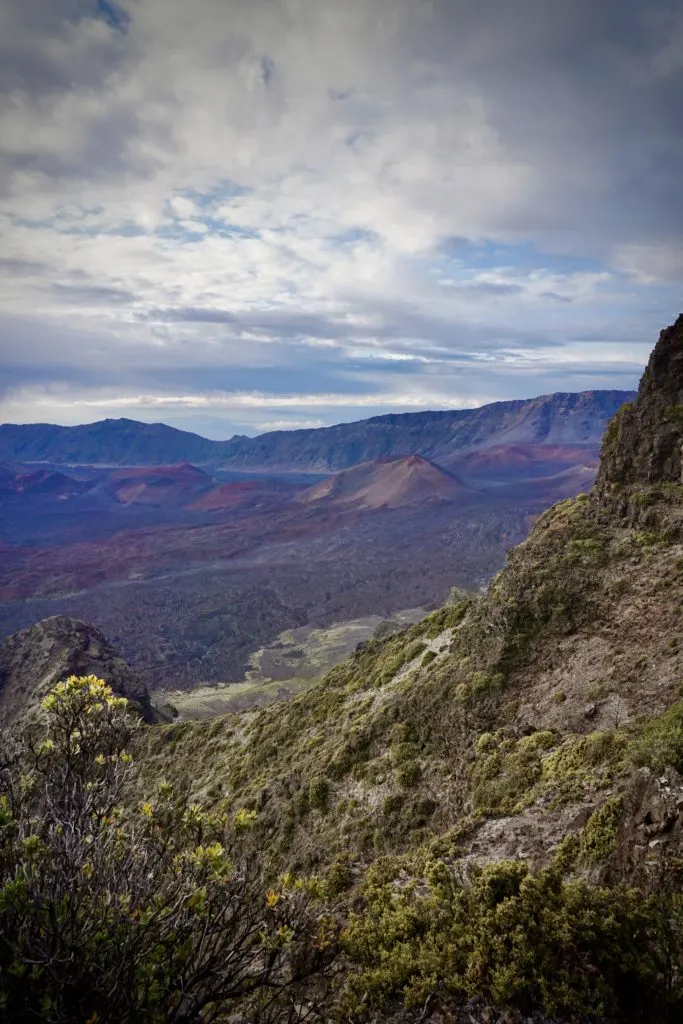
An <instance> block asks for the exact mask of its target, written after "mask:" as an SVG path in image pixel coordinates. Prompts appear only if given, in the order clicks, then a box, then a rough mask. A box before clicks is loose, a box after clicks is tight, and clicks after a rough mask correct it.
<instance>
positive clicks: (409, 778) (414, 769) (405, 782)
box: [396, 761, 422, 789]
mask: <svg viewBox="0 0 683 1024" xmlns="http://www.w3.org/2000/svg"><path fill="white" fill-rule="evenodd" d="M421 774H422V772H421V770H420V766H419V764H418V763H417V761H404V762H403V763H402V764H400V765H399V766H398V768H397V769H396V781H397V782H398V784H399V786H402V787H403V789H410V788H411V787H412V786H415V785H417V783H418V782H419V780H420V776H421Z"/></svg>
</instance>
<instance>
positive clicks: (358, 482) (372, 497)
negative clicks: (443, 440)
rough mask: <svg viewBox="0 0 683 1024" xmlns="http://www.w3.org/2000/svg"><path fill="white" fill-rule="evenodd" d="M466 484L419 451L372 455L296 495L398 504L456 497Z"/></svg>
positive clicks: (363, 504)
mask: <svg viewBox="0 0 683 1024" xmlns="http://www.w3.org/2000/svg"><path fill="white" fill-rule="evenodd" d="M467 491H468V488H466V487H465V485H464V484H463V483H462V482H461V481H460V480H459V479H458V478H457V477H456V476H455V475H454V474H453V473H449V472H448V471H447V470H445V469H443V468H442V467H441V466H437V465H436V464H435V463H433V462H430V461H429V459H425V458H423V457H422V456H421V455H409V456H406V457H405V458H402V459H376V460H375V461H373V462H364V463H361V465H359V466H354V467H353V468H352V469H346V470H343V471H342V472H341V473H337V474H336V475H335V476H333V477H330V478H329V479H328V480H324V481H323V482H322V483H319V484H315V486H313V487H310V488H308V489H307V490H305V491H304V492H303V493H302V494H300V495H299V501H303V502H306V503H310V502H328V503H334V504H349V505H351V504H355V505H357V506H358V507H359V508H402V507H403V506H405V505H418V504H424V503H427V502H433V501H457V500H458V498H460V497H462V495H463V494H465V493H467Z"/></svg>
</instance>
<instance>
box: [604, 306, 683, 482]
mask: <svg viewBox="0 0 683 1024" xmlns="http://www.w3.org/2000/svg"><path fill="white" fill-rule="evenodd" d="M682 449H683V315H681V316H679V317H678V319H677V320H676V323H675V324H673V325H672V326H671V327H667V328H666V329H665V330H663V331H662V332H661V334H660V336H659V341H658V342H657V344H656V346H655V348H654V350H653V352H652V355H651V356H650V361H649V363H648V365H647V369H646V370H645V373H644V374H643V378H642V380H641V382H640V388H639V390H638V397H637V399H636V401H635V402H634V403H629V404H627V405H625V406H623V408H622V409H621V410H620V411H619V412H618V413H617V415H616V416H615V417H614V419H613V420H612V421H611V423H610V425H609V426H608V428H607V432H606V434H605V439H604V442H603V449H602V457H601V462H600V470H599V473H598V478H597V481H596V490H597V492H598V494H602V495H609V494H610V492H612V491H613V490H614V488H615V485H616V486H617V487H618V486H619V485H622V486H623V485H629V484H654V483H680V482H681V478H682V473H683V460H682Z"/></svg>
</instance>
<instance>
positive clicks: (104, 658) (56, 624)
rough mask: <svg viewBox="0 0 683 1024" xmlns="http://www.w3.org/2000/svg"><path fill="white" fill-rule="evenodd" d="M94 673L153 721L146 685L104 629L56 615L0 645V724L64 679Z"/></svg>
mask: <svg viewBox="0 0 683 1024" xmlns="http://www.w3.org/2000/svg"><path fill="white" fill-rule="evenodd" d="M72 675H76V676H84V675H96V676H98V677H99V678H100V679H104V681H105V682H106V683H108V685H109V686H111V688H112V690H113V691H114V693H116V694H118V695H119V696H121V697H127V698H128V700H130V701H132V702H133V703H134V705H135V706H136V707H137V708H138V709H139V711H140V714H141V715H142V717H143V718H144V720H145V721H146V722H153V721H154V720H155V714H154V709H153V707H152V704H151V701H150V697H149V693H148V692H147V687H146V686H145V684H144V683H143V682H142V680H141V679H140V677H139V676H138V675H136V673H135V672H134V671H133V669H132V668H131V667H130V666H129V665H128V664H127V662H125V661H124V660H123V658H122V657H121V655H120V654H119V653H118V651H117V650H116V649H115V648H114V647H112V645H111V644H110V643H109V642H108V641H107V640H106V638H105V636H104V634H103V633H101V632H100V630H99V629H96V628H95V627H94V626H91V625H89V624H88V623H87V622H81V620H80V619H70V618H68V617H67V616H65V615H53V616H52V617H51V618H49V619H43V621H42V622H38V623H36V625H34V626H30V627H29V628H28V629H23V630H21V632H19V633H14V634H13V635H12V636H9V637H7V639H6V640H4V641H3V642H2V643H1V644H0V724H2V725H3V726H8V725H11V724H13V723H14V722H16V721H18V720H19V719H21V718H24V717H25V716H26V715H27V714H30V713H31V711H32V710H34V709H35V708H36V707H37V705H38V703H39V702H40V701H41V700H42V699H43V697H45V696H46V695H47V694H48V693H49V692H50V690H51V689H52V688H53V687H54V686H55V685H56V684H57V683H58V682H60V681H61V680H63V679H67V678H68V677H69V676H72Z"/></svg>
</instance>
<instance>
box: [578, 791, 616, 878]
mask: <svg viewBox="0 0 683 1024" xmlns="http://www.w3.org/2000/svg"><path fill="white" fill-rule="evenodd" d="M623 813H624V802H623V800H622V799H621V797H619V796H615V797H612V798H611V799H609V800H607V801H606V802H605V803H604V804H603V805H602V807H598V808H597V810H595V811H593V813H592V814H591V816H590V818H589V819H588V821H587V822H586V824H585V826H584V829H583V834H582V836H581V846H580V850H579V855H580V857H581V860H582V861H583V863H584V864H602V863H603V862H604V861H606V860H607V858H608V857H609V856H610V854H611V853H613V851H614V849H615V846H616V836H617V828H618V826H619V822H620V820H621V818H622V816H623Z"/></svg>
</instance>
